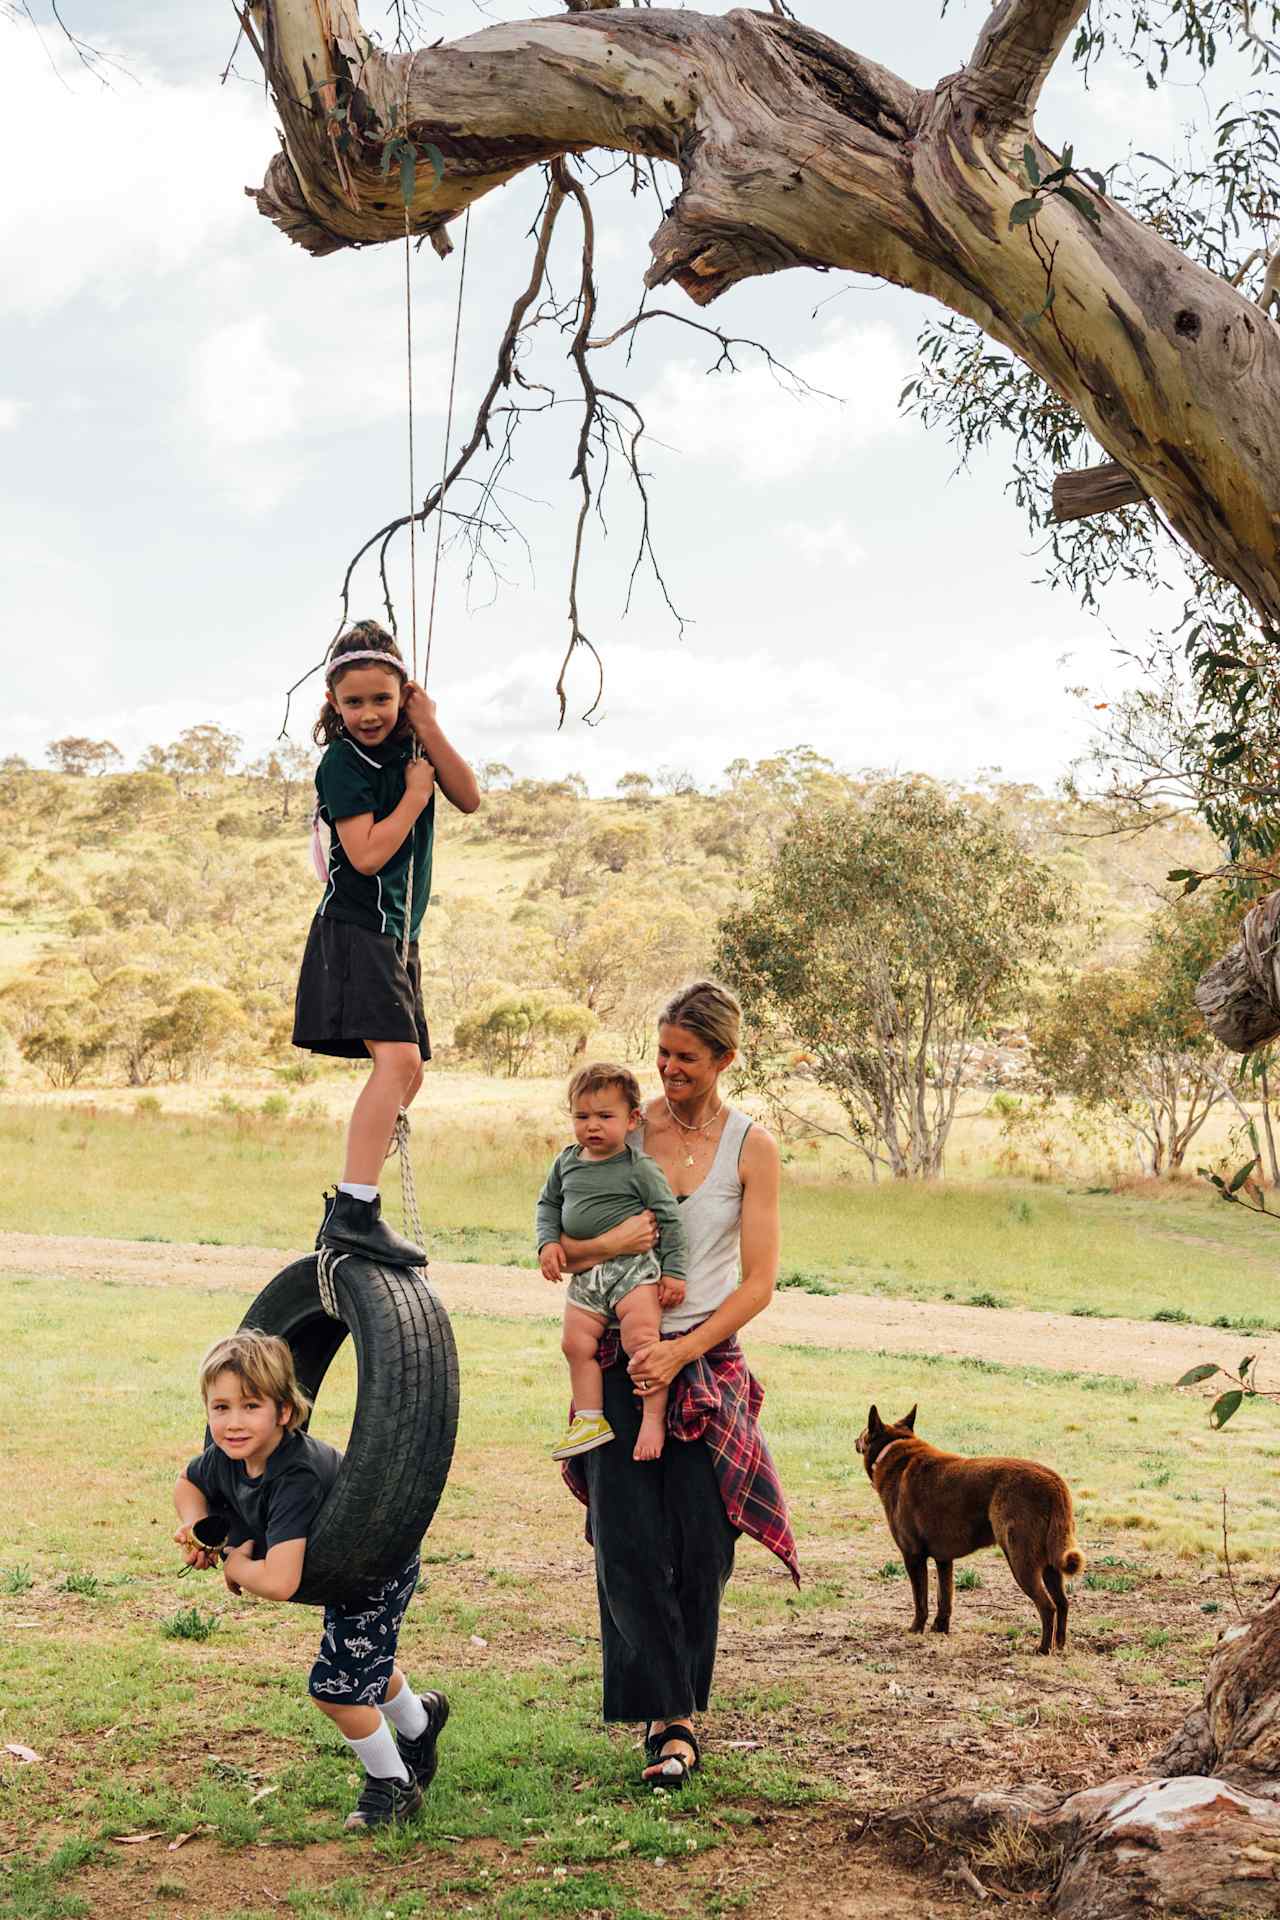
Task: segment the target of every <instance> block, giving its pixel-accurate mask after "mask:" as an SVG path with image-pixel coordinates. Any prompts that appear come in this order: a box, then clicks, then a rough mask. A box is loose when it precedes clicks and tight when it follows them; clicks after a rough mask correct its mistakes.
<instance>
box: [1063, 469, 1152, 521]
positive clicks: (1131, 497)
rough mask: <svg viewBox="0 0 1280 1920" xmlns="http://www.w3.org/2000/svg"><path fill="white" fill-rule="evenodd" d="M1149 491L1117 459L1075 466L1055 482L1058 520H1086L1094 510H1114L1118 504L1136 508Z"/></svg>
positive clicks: (1103, 511)
mask: <svg viewBox="0 0 1280 1920" xmlns="http://www.w3.org/2000/svg"><path fill="white" fill-rule="evenodd" d="M1146 497H1147V496H1146V494H1145V493H1144V492H1143V490H1142V488H1141V487H1140V486H1139V485H1138V483H1137V481H1136V480H1134V479H1133V478H1132V477H1131V475H1129V474H1127V473H1126V472H1125V470H1124V468H1123V467H1122V466H1119V465H1118V464H1117V463H1116V461H1114V460H1108V462H1107V464H1106V465H1105V466H1103V467H1076V468H1074V469H1073V470H1072V471H1071V472H1070V473H1060V474H1058V475H1056V476H1055V478H1054V482H1053V517H1054V519H1055V520H1059V521H1061V520H1087V519H1089V517H1090V516H1091V515H1092V514H1095V513H1114V511H1115V509H1116V508H1117V507H1135V506H1137V505H1138V503H1139V501H1142V500H1145V499H1146Z"/></svg>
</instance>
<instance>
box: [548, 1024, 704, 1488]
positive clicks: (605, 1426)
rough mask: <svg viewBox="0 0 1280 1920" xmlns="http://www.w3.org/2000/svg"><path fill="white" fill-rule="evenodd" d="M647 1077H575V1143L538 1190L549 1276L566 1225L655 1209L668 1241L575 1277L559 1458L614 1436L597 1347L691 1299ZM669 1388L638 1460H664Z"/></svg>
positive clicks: (559, 1274)
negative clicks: (651, 1128)
mask: <svg viewBox="0 0 1280 1920" xmlns="http://www.w3.org/2000/svg"><path fill="white" fill-rule="evenodd" d="M640 1107H641V1095H640V1083H639V1081H638V1080H637V1079H636V1077H635V1075H634V1073H631V1072H630V1071H629V1070H628V1069H627V1068H626V1067H615V1066H613V1065H611V1064H610V1063H609V1062H608V1061H597V1062H596V1063H595V1064H594V1065H593V1066H589V1067H583V1068H582V1069H581V1071H580V1072H578V1073H575V1074H574V1076H573V1079H572V1080H571V1081H570V1082H569V1112H570V1114H571V1115H572V1118H573V1133H574V1145H573V1146H571V1147H566V1148H565V1150H564V1152H563V1153H561V1154H559V1155H558V1156H557V1158H556V1159H555V1161H554V1162H553V1163H552V1167H551V1171H550V1173H549V1174H548V1175H547V1178H546V1182H545V1184H544V1186H543V1189H542V1192H541V1193H540V1194H539V1195H538V1211H537V1236H538V1264H539V1266H540V1267H541V1268H542V1273H543V1277H544V1278H545V1279H547V1280H562V1279H563V1278H564V1272H565V1264H566V1259H567V1256H566V1254H565V1250H564V1248H563V1246H562V1245H561V1244H560V1236H561V1234H562V1233H564V1234H567V1235H568V1236H569V1237H570V1239H573V1240H594V1239H595V1238H596V1236H597V1235H598V1234H602V1233H607V1232H608V1231H609V1229H610V1228H611V1227H617V1226H621V1224H622V1222H623V1221H624V1220H629V1219H630V1218H631V1216H632V1215H633V1214H636V1213H643V1212H644V1211H645V1209H646V1208H648V1209H649V1210H651V1211H652V1213H653V1215H654V1217H655V1218H656V1220H657V1223H658V1244H657V1246H656V1247H655V1248H653V1249H652V1250H651V1251H650V1252H648V1253H632V1254H624V1255H622V1256H621V1257H619V1258H617V1259H614V1260H602V1261H601V1262H600V1264H599V1265H598V1266H595V1267H591V1268H589V1269H588V1270H587V1271H586V1272H585V1273H576V1274H574V1275H573V1276H572V1277H571V1279H570V1281H569V1293H568V1298H567V1299H566V1301H565V1308H564V1332H563V1335H562V1337H561V1341H560V1348H561V1351H562V1353H563V1354H564V1357H565V1359H566V1360H567V1361H568V1362H569V1379H570V1381H571V1383H572V1386H573V1419H572V1420H571V1422H570V1424H569V1430H568V1432H567V1433H566V1434H565V1436H564V1438H563V1440H561V1441H559V1442H558V1443H557V1444H556V1445H555V1446H554V1447H552V1449H551V1457H552V1459H553V1460H571V1459H573V1458H574V1456H575V1455H577V1454H579V1453H590V1451H591V1449H592V1448H593V1447H603V1446H605V1445H607V1443H608V1442H609V1441H610V1440H612V1439H613V1428H612V1427H611V1426H610V1425H609V1422H608V1421H607V1420H606V1419H605V1417H604V1381H603V1376H602V1374H601V1372H600V1367H599V1364H598V1362H597V1360H596V1348H597V1346H598V1345H599V1343H600V1335H601V1333H602V1332H603V1331H604V1328H605V1327H606V1326H607V1325H608V1324H609V1323H610V1321H611V1320H612V1321H614V1323H615V1324H616V1325H617V1327H618V1329H619V1334H620V1338H621V1340H622V1345H623V1347H624V1348H625V1350H626V1351H627V1353H629V1354H630V1353H637V1352H638V1351H639V1350H640V1348H641V1347H647V1346H649V1345H650V1344H651V1342H653V1341H654V1340H656V1339H657V1338H658V1335H659V1330H660V1327H661V1322H662V1312H661V1310H662V1308H663V1307H678V1306H679V1304H680V1302H681V1301H682V1300H683V1299H684V1283H685V1267H686V1261H687V1242H686V1238H685V1231H684V1228H683V1227H682V1225H681V1224H680V1209H679V1206H678V1205H677V1202H676V1197H675V1195H674V1194H673V1193H672V1191H671V1188H670V1187H669V1186H668V1185H667V1180H666V1176H665V1174H664V1173H663V1172H662V1171H661V1169H660V1168H659V1167H658V1166H657V1164H656V1163H655V1162H654V1161H652V1160H650V1159H649V1158H648V1156H647V1155H646V1154H644V1153H642V1152H641V1150H640V1147H639V1146H638V1144H637V1142H636V1139H635V1129H636V1128H637V1126H638V1125H639V1124H640V1119H641V1113H640ZM667 1397H668V1396H667V1395H666V1394H665V1393H653V1394H649V1395H647V1396H646V1398H645V1403H644V1415H643V1418H642V1420H641V1424H640V1433H639V1437H638V1438H637V1440H636V1444H635V1448H634V1457H635V1459H637V1460H656V1459H657V1458H658V1457H659V1455H660V1454H661V1452H662V1446H663V1441H664V1440H665V1438H666V1421H667Z"/></svg>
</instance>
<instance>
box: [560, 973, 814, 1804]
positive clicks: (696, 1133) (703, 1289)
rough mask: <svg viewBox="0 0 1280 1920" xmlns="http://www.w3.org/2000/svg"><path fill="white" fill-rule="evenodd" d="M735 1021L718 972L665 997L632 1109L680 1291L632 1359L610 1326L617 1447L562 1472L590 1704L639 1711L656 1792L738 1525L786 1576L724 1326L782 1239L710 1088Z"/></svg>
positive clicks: (728, 1570) (763, 1151)
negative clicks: (655, 1432) (582, 1509)
mask: <svg viewBox="0 0 1280 1920" xmlns="http://www.w3.org/2000/svg"><path fill="white" fill-rule="evenodd" d="M741 1018H742V1014H741V1008H740V1007H739V1005H738V1002H737V1000H736V999H735V998H734V996H733V994H732V993H730V992H729V990H728V988H727V987H723V986H721V985H720V984H719V983H718V982H716V981H714V980H697V981H694V982H693V983H692V984H691V985H689V986H687V987H684V988H683V989H682V990H681V991H680V992H679V993H677V994H676V995H675V996H674V997H673V998H672V999H671V1000H670V1001H669V1002H668V1004H667V1005H666V1006H665V1007H664V1008H663V1010H662V1014H661V1016H660V1018H659V1022H658V1053H657V1066H658V1075H659V1078H660V1079H661V1081H662V1092H661V1093H660V1094H659V1095H658V1096H657V1098H656V1099H654V1100H651V1101H649V1102H648V1104H647V1105H646V1107H645V1108H644V1130H643V1147H644V1151H645V1153H647V1154H648V1155H649V1156H650V1157H651V1158H652V1159H654V1160H656V1161H657V1163H658V1166H659V1167H660V1168H661V1170H662V1172H663V1173H664V1174H665V1175H666V1177H667V1181H668V1183H669V1184H670V1186H671V1189H672V1191H673V1192H674V1194H675V1196H676V1199H677V1201H678V1202H679V1203H680V1218H681V1223H682V1225H683V1226H684V1229H685V1233H686V1235H687V1238H688V1242H689V1255H688V1269H687V1277H686V1292H685V1298H684V1300H683V1301H682V1302H681V1304H680V1305H679V1306H678V1307H675V1308H673V1309H671V1310H669V1311H668V1312H666V1313H664V1315H663V1319H662V1335H661V1338H660V1339H659V1340H656V1341H654V1342H653V1343H652V1344H650V1345H648V1346H645V1347H641V1348H639V1349H638V1350H637V1351H636V1352H635V1353H634V1354H633V1355H632V1356H631V1359H630V1361H629V1362H628V1361H627V1360H626V1356H625V1355H624V1354H623V1353H622V1351H621V1348H620V1346H619V1344H618V1341H617V1338H616V1336H615V1335H611V1334H606V1336H605V1338H604V1339H603V1340H602V1342H601V1346H600V1351H599V1360H600V1364H601V1366H602V1368H603V1369H604V1415H605V1418H606V1419H607V1420H608V1422H609V1424H610V1426H611V1427H612V1428H613V1430H614V1433H615V1434H616V1436H617V1438H618V1440H619V1441H621V1442H622V1444H621V1445H619V1446H609V1447H601V1448H600V1449H598V1450H597V1451H595V1452H592V1453H588V1454H586V1455H584V1456H582V1457H581V1458H579V1459H577V1460H572V1461H568V1462H566V1463H565V1466H564V1468H563V1471H564V1474H565V1478H566V1480H567V1481H568V1483H569V1485H570V1487H571V1488H572V1489H573V1491H574V1492H575V1493H576V1494H577V1495H578V1497H579V1499H580V1500H582V1501H583V1503H584V1504H585V1505H586V1507H587V1509H588V1521H587V1530H588V1534H589V1537H590V1538H591V1540H592V1542H593V1543H594V1546H595V1557H596V1583H597V1589H598V1596H599V1603H600V1632H601V1646H602V1653H603V1663H604V1717H605V1719H606V1720H639V1721H642V1722H643V1723H644V1727H645V1749H646V1755H647V1762H648V1764H647V1765H646V1767H645V1769H644V1777H645V1778H646V1779H648V1780H651V1781H652V1782H653V1784H654V1786H662V1787H678V1786H682V1785H683V1784H684V1782H685V1781H686V1780H687V1778H688V1777H689V1775H690V1774H691V1773H692V1772H693V1771H694V1770H695V1768H696V1767H697V1766H698V1764H699V1759H700V1749H699V1743H698V1738H697V1734H696V1732H695V1731H694V1726H693V1715H694V1714H695V1712H703V1711H705V1709H706V1706H707V1702H708V1699H709V1697H710V1693H711V1681H712V1674H713V1671H714V1668H715V1657H716V1645H717V1639H718V1634H719V1622H720V1599H721V1595H722V1594H723V1592H724V1589H725V1587H726V1585H727V1584H728V1581H729V1578H730V1575H731V1574H732V1572H733V1558H734V1548H735V1546H736V1544H737V1539H738V1535H739V1534H740V1533H744V1532H745V1533H749V1534H751V1535H752V1536H753V1537H754V1538H755V1539H757V1540H760V1541H761V1542H762V1543H763V1544H764V1545H765V1546H767V1547H768V1548H769V1549H770V1550H771V1551H772V1552H773V1553H776V1554H777V1556H778V1558H779V1559H780V1560H782V1562H783V1564H784V1565H785V1566H786V1567H787V1568H788V1569H789V1571H790V1572H791V1574H792V1577H793V1578H794V1579H795V1580H796V1581H797V1582H798V1581H799V1573H798V1571H797V1567H796V1548H795V1541H794V1539H793V1538H792V1534H791V1528H790V1525H789V1522H788V1519H787V1510H786V1503H785V1500H784V1498H783V1494H782V1489H781V1486H780V1485H779V1482H778V1477H777V1473H776V1471H775V1469H774V1466H773V1462H772V1460H771V1459H770V1457H769V1451H768V1448H767V1447H766V1445H765V1443H764V1438H763V1436H762V1435H761V1432H760V1429H759V1425H758V1419H757V1416H758V1414H759V1410H760V1404H761V1401H762V1399H763V1394H762V1393H761V1390H760V1387H759V1385H758V1384H757V1382H756V1381H755V1380H754V1379H753V1378H752V1376H751V1374H750V1372H749V1371H748V1369H747V1365H746V1361H745V1359H744V1357H743V1353H742V1349H741V1347H740V1346H739V1344H738V1339H737V1335H738V1332H739V1330H740V1329H741V1328H742V1327H744V1326H746V1324H747V1322H748V1321H749V1320H754V1319H755V1317H756V1315H757V1314H758V1313H761V1312H762V1311H763V1310H764V1308H765V1307H767V1306H768V1304H769V1301H770V1299H771V1298H772V1296H773V1289H774V1284H775V1282H776V1279H777V1273H778V1245H779V1218H778V1195H779V1159H778V1149H777V1145H776V1143H775V1141H774V1140H773V1138H772V1136H771V1135H770V1134H769V1133H767V1132H766V1130H765V1129H764V1128H763V1127H761V1126H759V1125H757V1124H756V1123H755V1122H754V1121H752V1120H751V1119H750V1117H749V1116H748V1115H747V1114H745V1113H741V1112H739V1111H738V1110H737V1109H736V1108H734V1107H731V1106H729V1105H728V1104H727V1103H726V1101H725V1099H724V1097H723V1095H722V1093H721V1091H720V1079H721V1076H722V1074H724V1072H725V1071H726V1069H727V1068H729V1067H730V1066H732V1064H733V1061H734V1059H735V1058H736V1056H737V1050H738V1042H739V1035H740V1027H741ZM657 1237H658V1234H657V1225H656V1222H655V1220H654V1217H653V1215H652V1214H651V1213H649V1212H641V1213H637V1214H635V1215H633V1216H632V1218H631V1219H629V1220H626V1221H624V1222H623V1223H622V1225H621V1226H618V1227H614V1228H612V1229H611V1230H610V1231H609V1232H608V1233H605V1234H601V1235H599V1236H598V1237H597V1238H596V1239H594V1240H585V1241H583V1240H571V1239H566V1240H564V1242H563V1245H564V1249H565V1259H566V1264H567V1266H568V1268H569V1269H570V1270H571V1271H573V1272H581V1271H583V1270H585V1269H586V1268H588V1267H591V1266H594V1265H596V1264H597V1263H598V1262H600V1261H602V1260H612V1259H617V1258H619V1257H621V1256H624V1255H628V1254H637V1253H646V1252H648V1251H649V1249H650V1248H651V1247H652V1246H653V1245H654V1243H655V1241H656V1239H657ZM664 1392H669V1395H670V1399H669V1405H668V1412H667V1438H668V1441H669V1442H670V1443H671V1444H668V1445H667V1446H666V1447H665V1449H664V1450H663V1453H662V1457H661V1459H660V1460H658V1461H646V1462H644V1463H643V1464H641V1463H639V1462H637V1461H636V1460H635V1459H633V1457H632V1452H633V1445H634V1441H635V1438H636V1435H637V1434H638V1432H639V1428H640V1424H641V1419H642V1403H643V1401H644V1400H645V1399H646V1398H648V1397H649V1396H652V1395H656V1394H661V1393H664Z"/></svg>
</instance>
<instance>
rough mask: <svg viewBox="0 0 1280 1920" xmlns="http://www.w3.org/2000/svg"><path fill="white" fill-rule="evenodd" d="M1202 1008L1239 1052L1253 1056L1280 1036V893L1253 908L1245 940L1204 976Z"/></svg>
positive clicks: (1206, 1019)
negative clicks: (1257, 1049) (1254, 1052)
mask: <svg viewBox="0 0 1280 1920" xmlns="http://www.w3.org/2000/svg"><path fill="white" fill-rule="evenodd" d="M1195 1000H1196V1005H1197V1007H1199V1009H1200V1012H1201V1013H1202V1014H1203V1016H1204V1023H1205V1025H1206V1026H1207V1027H1208V1029H1209V1031H1210V1033H1212V1034H1213V1035H1214V1036H1215V1037H1216V1038H1217V1039H1219V1040H1221V1042H1222V1044H1223V1045H1224V1046H1225V1047H1230V1048H1231V1050H1232V1052H1233V1053H1252V1052H1253V1050H1254V1048H1255V1047H1261V1046H1265V1045H1266V1043H1267V1042H1268V1041H1269V1040H1274V1039H1276V1037H1277V1036H1278V1035H1280V893H1269V894H1268V895H1267V896H1266V898H1265V899H1264V900H1260V901H1259V902H1258V904H1257V906H1256V907H1251V908H1250V909H1249V911H1248V913H1247V914H1246V915H1245V917H1244V920H1243V922H1242V924H1241V928H1240V938H1239V939H1238V940H1236V941H1235V942H1234V943H1233V944H1232V945H1231V946H1230V947H1228V948H1227V951H1226V952H1225V953H1224V954H1223V956H1222V958H1221V960H1215V961H1214V963H1213V965H1212V966H1211V967H1209V968H1207V969H1206V971H1205V972H1204V973H1202V974H1201V976H1200V979H1199V982H1198V983H1197V986H1196V993H1195Z"/></svg>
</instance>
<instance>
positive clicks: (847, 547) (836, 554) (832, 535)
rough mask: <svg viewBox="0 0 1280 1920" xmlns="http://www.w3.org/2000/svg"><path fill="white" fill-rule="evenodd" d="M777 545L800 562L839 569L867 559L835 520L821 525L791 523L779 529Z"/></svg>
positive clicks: (863, 551)
mask: <svg viewBox="0 0 1280 1920" xmlns="http://www.w3.org/2000/svg"><path fill="white" fill-rule="evenodd" d="M778 545H779V546H780V547H781V548H782V550H783V551H784V552H786V551H790V553H791V554H792V555H794V556H796V557H798V558H800V559H802V560H822V561H834V562H835V563H836V565H837V566H841V567H860V566H861V565H862V563H863V561H864V560H865V559H866V557H867V552H866V548H865V547H863V546H861V545H860V544H859V543H858V541H856V540H855V539H854V538H853V536H852V535H851V534H850V532H849V530H848V528H847V527H843V526H841V524H840V522H839V521H838V520H831V521H828V522H827V523H826V524H825V525H816V524H814V523H813V522H811V521H803V520H791V521H789V522H788V523H787V525H786V526H784V527H779V529H778Z"/></svg>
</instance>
